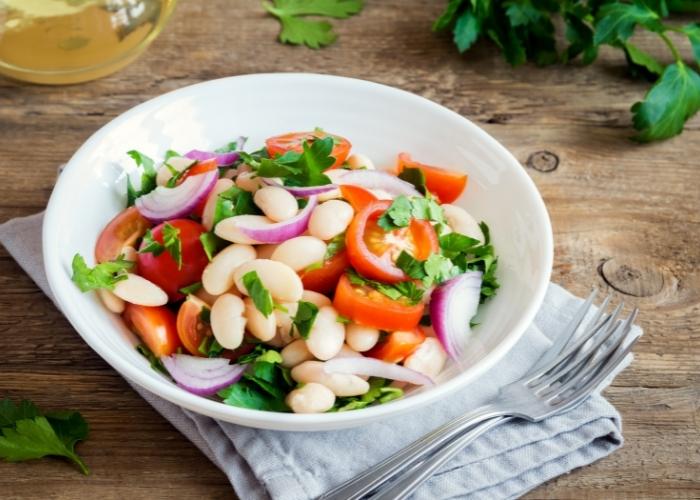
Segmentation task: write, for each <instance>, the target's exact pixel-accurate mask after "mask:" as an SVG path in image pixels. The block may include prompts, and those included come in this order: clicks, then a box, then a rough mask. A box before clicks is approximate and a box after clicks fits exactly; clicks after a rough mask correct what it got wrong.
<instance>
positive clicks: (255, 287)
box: [243, 271, 275, 318]
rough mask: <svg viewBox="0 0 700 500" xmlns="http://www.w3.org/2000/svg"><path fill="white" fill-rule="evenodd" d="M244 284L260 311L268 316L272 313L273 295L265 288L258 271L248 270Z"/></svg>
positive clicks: (244, 276) (244, 277)
mask: <svg viewBox="0 0 700 500" xmlns="http://www.w3.org/2000/svg"><path fill="white" fill-rule="evenodd" d="M243 285H244V286H245V288H246V290H247V291H248V295H249V296H250V298H251V299H253V303H254V304H255V307H256V308H257V309H258V311H260V312H261V313H262V314H263V316H265V317H266V318H267V317H268V316H269V315H270V314H272V311H273V309H274V306H275V304H274V302H273V301H272V295H270V292H269V291H268V290H267V288H265V285H263V283H262V281H261V280H260V276H258V273H257V272H256V271H248V272H247V273H246V274H244V275H243Z"/></svg>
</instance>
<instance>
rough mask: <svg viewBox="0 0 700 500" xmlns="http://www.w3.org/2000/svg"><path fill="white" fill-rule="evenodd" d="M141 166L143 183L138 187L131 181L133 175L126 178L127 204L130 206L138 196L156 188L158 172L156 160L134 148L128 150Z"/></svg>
mask: <svg viewBox="0 0 700 500" xmlns="http://www.w3.org/2000/svg"><path fill="white" fill-rule="evenodd" d="M126 154H128V155H129V156H130V157H131V158H132V159H133V160H134V161H135V162H136V165H137V166H138V167H139V169H140V171H141V185H140V186H139V189H136V188H135V187H134V185H133V184H132V183H131V177H130V176H127V178H126V206H127V207H130V206H131V205H133V204H134V202H135V201H136V198H138V197H139V196H143V195H144V194H148V193H150V192H151V191H153V190H154V189H155V188H156V186H157V185H156V176H157V175H158V173H157V172H156V169H155V162H154V161H153V160H152V159H151V158H149V157H148V156H146V155H145V154H143V153H141V152H139V151H136V150H135V149H132V150H131V151H129V152H127V153H126Z"/></svg>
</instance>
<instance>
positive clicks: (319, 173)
mask: <svg viewBox="0 0 700 500" xmlns="http://www.w3.org/2000/svg"><path fill="white" fill-rule="evenodd" d="M333 142H334V139H333V136H327V137H323V138H320V139H319V138H316V137H311V138H310V139H309V140H307V141H305V142H304V143H303V145H302V147H303V151H302V152H301V153H298V152H295V151H287V152H286V153H285V154H283V155H281V156H278V157H276V158H271V159H266V158H262V159H260V162H259V164H257V165H256V162H253V164H252V165H251V166H252V167H253V168H254V169H255V170H256V173H257V174H258V175H259V176H260V177H282V178H283V179H284V183H285V184H286V185H288V186H322V185H325V184H330V183H331V180H330V179H329V178H328V176H327V175H326V174H324V173H323V172H324V170H326V169H328V168H329V167H330V166H331V165H333V163H335V158H334V157H333V156H331V153H332V151H333Z"/></svg>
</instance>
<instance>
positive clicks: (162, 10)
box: [0, 0, 176, 84]
mask: <svg viewBox="0 0 700 500" xmlns="http://www.w3.org/2000/svg"><path fill="white" fill-rule="evenodd" d="M175 2H176V0H0V74H3V75H6V76H9V77H11V78H15V79H18V80H25V81H28V82H36V83H46V84H64V83H77V82H84V81H87V80H93V79H95V78H100V77H102V76H105V75H108V74H110V73H113V72H114V71H117V70H118V69H120V68H122V67H124V66H126V65H127V64H129V63H130V62H131V61H133V60H134V59H136V57H137V56H138V55H139V54H140V53H141V52H142V51H143V50H144V49H145V48H146V47H147V46H148V44H149V43H150V42H151V41H153V39H154V38H155V37H156V36H158V34H159V33H160V31H161V30H162V29H163V26H164V25H165V23H166V22H167V20H168V17H169V16H170V14H171V12H172V10H173V8H174V6H175Z"/></svg>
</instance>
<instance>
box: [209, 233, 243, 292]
mask: <svg viewBox="0 0 700 500" xmlns="http://www.w3.org/2000/svg"><path fill="white" fill-rule="evenodd" d="M255 257H256V252H255V248H253V247H252V246H250V245H242V244H239V243H234V244H233V245H229V246H227V247H226V248H224V249H223V250H222V251H221V252H219V253H218V254H216V256H215V257H214V258H213V259H212V261H211V262H210V263H209V264H207V267H205V268H204V271H203V272H202V286H203V287H204V289H205V290H206V291H207V292H209V293H210V294H212V295H220V294H222V293H224V292H225V291H227V290H228V289H229V288H231V287H232V286H233V285H234V279H233V275H234V272H235V271H236V269H237V268H238V266H240V265H241V264H243V263H245V262H249V261H251V260H253V259H255Z"/></svg>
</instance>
